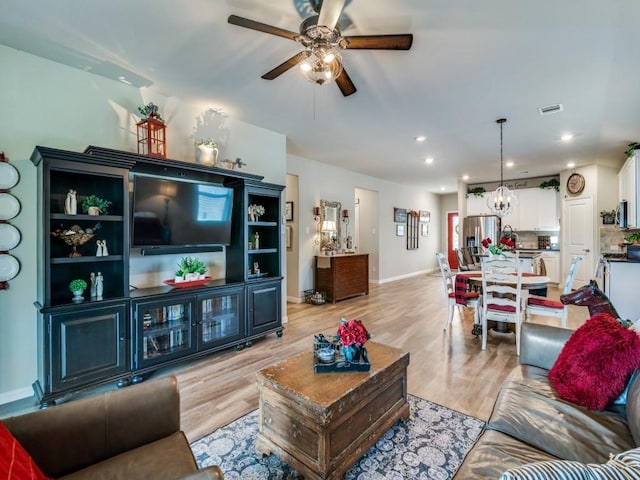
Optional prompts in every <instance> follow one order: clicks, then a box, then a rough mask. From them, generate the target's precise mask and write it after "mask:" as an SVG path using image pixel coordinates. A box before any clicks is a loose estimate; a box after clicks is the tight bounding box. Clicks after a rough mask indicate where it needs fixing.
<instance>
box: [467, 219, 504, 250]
mask: <svg viewBox="0 0 640 480" xmlns="http://www.w3.org/2000/svg"><path fill="white" fill-rule="evenodd" d="M487 237H488V238H490V239H491V241H492V242H493V243H497V242H498V241H499V240H500V218H499V217H497V216H496V215H472V216H470V217H466V218H465V219H464V220H463V222H462V246H463V247H469V248H471V250H472V251H473V253H474V254H476V255H477V254H478V253H479V250H480V246H481V242H482V240H483V239H484V238H487Z"/></svg>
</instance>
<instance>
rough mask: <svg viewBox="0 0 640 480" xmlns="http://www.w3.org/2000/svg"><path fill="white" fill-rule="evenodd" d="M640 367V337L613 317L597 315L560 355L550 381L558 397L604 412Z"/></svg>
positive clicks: (571, 338)
mask: <svg viewBox="0 0 640 480" xmlns="http://www.w3.org/2000/svg"><path fill="white" fill-rule="evenodd" d="M639 367H640V337H639V336H638V334H637V333H636V331H635V330H633V329H628V328H625V327H623V326H622V325H621V324H620V323H619V322H618V321H617V320H616V319H615V318H614V317H612V316H611V315H608V314H605V313H598V314H596V315H594V316H593V317H591V318H590V319H589V320H587V321H586V322H585V323H584V325H582V326H581V327H580V328H578V329H577V330H576V331H575V332H573V334H572V335H571V337H569V340H567V343H566V344H565V346H564V348H563V349H562V352H560V355H559V356H558V359H557V360H556V363H554V365H553V367H551V370H549V381H550V383H551V385H552V386H553V388H555V389H556V392H557V393H558V396H559V397H560V398H562V399H564V400H568V401H570V402H573V403H577V404H578V405H582V406H584V407H587V408H589V409H591V410H604V409H605V408H606V407H607V405H609V404H610V403H611V402H612V401H614V400H615V399H616V398H617V397H618V395H620V393H621V392H622V391H623V390H624V388H625V386H626V383H627V381H628V380H629V377H630V376H631V374H632V373H633V371H634V370H636V369H637V368H639Z"/></svg>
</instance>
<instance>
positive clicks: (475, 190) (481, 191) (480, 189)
mask: <svg viewBox="0 0 640 480" xmlns="http://www.w3.org/2000/svg"><path fill="white" fill-rule="evenodd" d="M484 192H486V190H485V188H484V187H475V188H469V189H467V195H466V197H467V198H468V197H469V195H475V196H476V197H481V196H482V195H483V194H484Z"/></svg>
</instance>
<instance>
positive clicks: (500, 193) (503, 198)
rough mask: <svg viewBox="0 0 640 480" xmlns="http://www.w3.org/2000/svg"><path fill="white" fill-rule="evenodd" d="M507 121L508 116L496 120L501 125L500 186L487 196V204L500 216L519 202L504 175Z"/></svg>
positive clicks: (511, 209)
mask: <svg viewBox="0 0 640 480" xmlns="http://www.w3.org/2000/svg"><path fill="white" fill-rule="evenodd" d="M506 122H507V119H506V118H499V119H498V120H496V123H497V124H498V125H500V186H499V187H498V188H497V189H496V191H495V192H493V193H491V194H490V195H489V197H488V198H487V206H488V207H489V209H490V210H491V213H493V214H494V215H497V216H498V217H500V218H502V217H504V216H506V215H509V214H510V213H511V212H512V211H513V207H515V206H516V205H517V204H518V199H517V198H516V196H515V194H514V193H512V192H511V191H510V190H509V189H508V188H507V187H506V186H505V185H504V178H503V175H502V170H503V163H504V160H503V158H502V126H503V125H504V124H505V123H506Z"/></svg>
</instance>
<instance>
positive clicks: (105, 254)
mask: <svg viewBox="0 0 640 480" xmlns="http://www.w3.org/2000/svg"><path fill="white" fill-rule="evenodd" d="M102 256H103V257H108V256H109V250H107V241H106V240H102Z"/></svg>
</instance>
